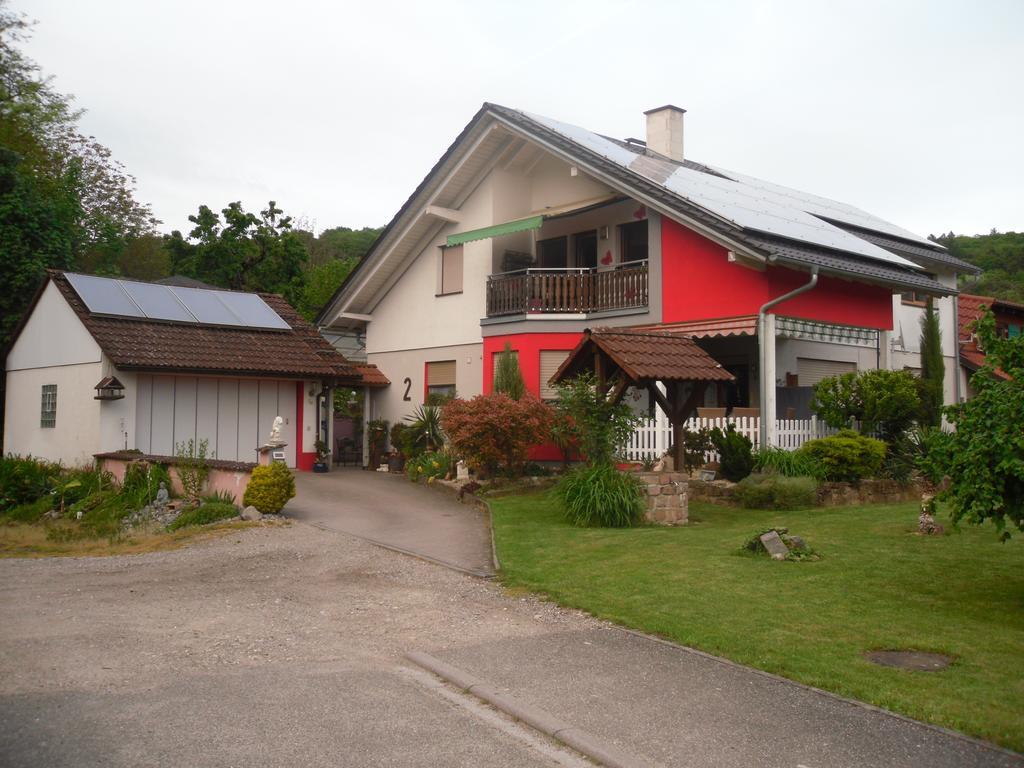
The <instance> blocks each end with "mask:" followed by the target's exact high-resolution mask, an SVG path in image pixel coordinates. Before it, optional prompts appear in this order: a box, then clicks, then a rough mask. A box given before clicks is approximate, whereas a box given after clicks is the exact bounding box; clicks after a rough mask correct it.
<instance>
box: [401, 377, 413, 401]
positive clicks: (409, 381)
mask: <svg viewBox="0 0 1024 768" xmlns="http://www.w3.org/2000/svg"><path fill="white" fill-rule="evenodd" d="M404 383H405V394H404V395H402V399H403V400H404V401H406V402H409V401H410V400H412V398H411V397H409V390H410V389H412V379H410V378H409V377H408V376H406V377H405V382H404Z"/></svg>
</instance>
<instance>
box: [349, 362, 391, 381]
mask: <svg viewBox="0 0 1024 768" xmlns="http://www.w3.org/2000/svg"><path fill="white" fill-rule="evenodd" d="M352 367H354V368H355V369H356V370H357V371H359V374H360V375H361V376H362V377H363V384H365V385H366V386H367V387H386V386H389V385H390V384H391V380H390V379H388V377H387V376H385V375H384V374H383V373H382V372H381V370H380V368H378V367H377V366H376V365H374V364H373V363H352Z"/></svg>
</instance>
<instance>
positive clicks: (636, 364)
mask: <svg viewBox="0 0 1024 768" xmlns="http://www.w3.org/2000/svg"><path fill="white" fill-rule="evenodd" d="M587 345H594V346H595V347H597V349H599V350H600V351H601V352H603V353H604V354H606V355H607V356H608V357H609V358H610V359H611V360H612V362H614V363H615V364H616V365H617V366H618V367H619V368H621V369H622V371H623V372H624V373H625V374H626V375H627V376H628V377H629V378H630V379H632V380H633V381H634V382H641V381H732V380H733V378H734V377H733V375H732V374H731V373H729V372H728V371H727V370H725V369H724V368H723V367H722V364H721V363H719V362H718V361H717V360H715V359H714V358H713V357H711V355H709V354H708V353H707V352H705V351H704V350H703V349H701V348H700V347H699V346H697V343H696V342H694V340H693V339H691V338H690V337H689V336H684V335H681V334H678V333H666V332H663V331H646V330H645V331H633V330H623V329H621V328H595V329H593V330H590V329H588V330H586V331H584V336H583V339H582V340H581V341H580V343H579V344H578V345H577V346H576V349H574V350H573V351H572V352H571V353H570V354H569V357H568V358H567V359H566V361H565V362H564V363H563V364H562V366H561V367H560V368H559V369H558V371H557V372H556V373H555V375H554V376H552V379H551V380H552V381H560V380H562V379H564V378H569V377H570V376H572V375H574V373H575V372H576V370H577V369H578V368H580V367H581V365H580V364H581V363H584V362H589V361H585V360H584V359H583V358H585V357H586V347H587Z"/></svg>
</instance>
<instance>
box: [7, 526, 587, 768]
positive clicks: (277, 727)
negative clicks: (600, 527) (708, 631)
mask: <svg viewBox="0 0 1024 768" xmlns="http://www.w3.org/2000/svg"><path fill="white" fill-rule="evenodd" d="M0 582H2V583H3V585H4V586H3V591H2V593H0V594H2V597H0V627H2V629H0V722H2V723H3V727H2V728H0V764H2V765H5V766H43V765H45V766H92V765H104V766H148V765H154V766H156V765H160V766H182V765H190V766H242V765H244V766H263V765H295V766H300V765H301V766H339V765H341V766H348V765H351V766H364V765H388V766H414V765H455V766H457V765H466V766H479V765H508V766H535V765H555V764H559V763H561V764H567V765H578V764H580V763H579V761H578V759H577V758H575V757H573V756H571V755H570V754H569V753H567V752H564V751H562V750H560V749H559V748H556V747H553V746H551V745H550V744H548V743H546V742H544V741H543V740H540V739H534V738H533V737H531V736H530V734H529V732H527V731H526V730H525V729H524V728H521V727H519V726H515V725H512V724H511V723H510V721H509V722H506V721H502V720H500V718H498V717H497V716H496V715H495V714H494V713H492V712H490V711H488V710H486V709H485V708H483V707H480V708H479V710H480V711H477V712H474V708H473V707H472V706H470V707H467V706H465V704H464V702H463V703H460V702H458V701H454V702H453V701H452V700H451V693H450V691H448V690H447V689H444V688H443V687H441V686H439V685H438V684H436V683H435V682H434V681H433V678H430V677H429V676H427V675H425V674H423V673H416V672H414V671H413V670H412V669H411V665H407V664H404V663H403V662H402V654H403V653H405V652H407V651H409V650H411V649H416V648H421V647H426V648H443V647H447V646H449V645H450V644H452V643H454V642H457V641H458V642H461V641H464V640H472V641H474V642H488V641H489V640H495V639H498V638H501V637H507V636H531V635H534V634H537V633H543V632H544V631H546V629H548V628H550V627H552V626H564V625H566V624H568V625H572V626H584V625H586V626H591V625H595V624H596V622H593V621H591V620H589V619H586V618H584V617H582V616H580V615H576V614H570V613H567V612H564V611H560V610H557V609H555V608H554V607H553V606H550V605H544V604H541V603H537V602H535V601H533V600H508V599H505V598H502V597H501V595H500V591H499V588H498V587H496V586H494V585H492V584H489V583H486V582H484V581H481V580H479V579H475V578H472V577H469V576H465V575H462V574H459V573H455V572H452V571H449V570H446V569H444V568H440V567H437V566H434V565H431V564H428V563H424V562H422V561H419V560H416V559H413V558H409V557H405V556H402V555H399V554H395V553H393V552H388V551H386V550H382V549H379V548H377V547H374V546H373V545H371V544H367V543H365V542H362V541H359V540H357V539H354V538H352V537H349V536H345V535H344V534H340V533H333V532H330V531H324V530H321V529H318V528H314V527H312V526H309V525H304V524H293V525H290V526H287V527H280V526H277V527H266V528H255V529H251V530H246V531H242V532H240V533H238V534H233V535H230V536H228V537H227V538H223V539H219V540H216V541H213V542H209V543H205V544H200V545H197V546H193V547H191V548H188V549H183V550H178V551H174V552H164V553H157V554H150V555H142V556H131V557H110V558H76V559H72V558H53V559H38V560H23V559H8V560H0ZM488 719H493V720H498V722H491V723H489V724H488V723H487V721H488ZM531 739H533V741H534V742H536V743H531Z"/></svg>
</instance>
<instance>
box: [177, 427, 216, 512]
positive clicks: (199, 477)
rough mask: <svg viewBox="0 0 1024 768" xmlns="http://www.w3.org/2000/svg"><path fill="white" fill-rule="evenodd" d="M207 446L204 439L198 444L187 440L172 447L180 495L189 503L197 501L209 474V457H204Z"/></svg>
mask: <svg viewBox="0 0 1024 768" xmlns="http://www.w3.org/2000/svg"><path fill="white" fill-rule="evenodd" d="M209 446H210V441H209V440H207V439H206V438H203V439H202V440H200V441H199V442H198V443H196V441H195V440H194V439H192V438H189V439H188V441H187V442H181V443H177V444H175V446H174V455H175V456H177V458H178V462H177V464H176V467H175V468H176V469H177V470H178V479H179V480H181V489H182V493H183V494H184V496H185V498H186V499H188V500H189V501H198V500H199V496H200V494H201V493H202V492H203V486H204V485H206V478H207V477H208V476H209V474H210V465H209V464H208V463H207V459H208V458H209V457H208V456H207V455H206V454H207V450H208V449H209ZM167 487H168V488H170V486H167Z"/></svg>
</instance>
